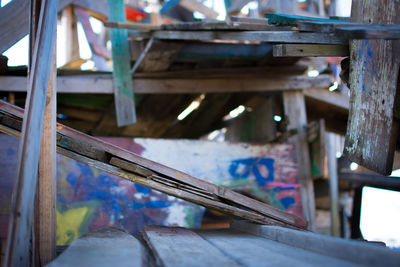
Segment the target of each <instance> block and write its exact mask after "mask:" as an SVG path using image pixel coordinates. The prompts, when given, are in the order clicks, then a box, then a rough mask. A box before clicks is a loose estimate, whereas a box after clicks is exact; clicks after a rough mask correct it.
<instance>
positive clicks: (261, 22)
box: [230, 16, 268, 25]
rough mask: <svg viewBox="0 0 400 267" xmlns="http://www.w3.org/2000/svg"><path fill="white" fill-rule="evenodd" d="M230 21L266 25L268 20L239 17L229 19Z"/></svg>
mask: <svg viewBox="0 0 400 267" xmlns="http://www.w3.org/2000/svg"><path fill="white" fill-rule="evenodd" d="M230 19H231V21H234V22H246V23H254V24H263V25H265V24H268V19H265V18H252V17H240V16H232V17H230Z"/></svg>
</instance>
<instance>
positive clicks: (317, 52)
mask: <svg viewBox="0 0 400 267" xmlns="http://www.w3.org/2000/svg"><path fill="white" fill-rule="evenodd" d="M349 54H350V51H349V47H348V46H346V45H315V44H278V45H274V46H273V55H274V57H345V56H348V55H349Z"/></svg>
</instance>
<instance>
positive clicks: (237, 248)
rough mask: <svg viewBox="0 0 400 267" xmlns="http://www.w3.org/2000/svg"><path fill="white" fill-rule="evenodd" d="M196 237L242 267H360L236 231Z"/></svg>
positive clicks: (201, 234)
mask: <svg viewBox="0 0 400 267" xmlns="http://www.w3.org/2000/svg"><path fill="white" fill-rule="evenodd" d="M195 233H197V234H199V235H200V236H201V237H203V238H204V239H205V240H207V241H208V242H210V243H211V244H212V245H214V246H215V247H217V248H218V249H220V250H221V251H222V252H223V253H224V254H225V255H227V256H229V257H230V258H232V259H233V260H235V261H236V262H238V263H239V264H240V265H241V266H260V267H261V266H287V267H291V266H304V267H305V266H332V267H335V266H357V265H356V264H354V263H352V262H349V261H345V260H341V259H337V258H333V257H328V256H325V255H321V254H319V253H315V252H312V251H308V250H306V249H300V248H298V247H292V246H290V245H286V244H282V243H280V242H276V241H273V240H270V239H268V238H265V237H261V236H256V235H254V234H250V233H245V232H241V231H238V230H234V229H216V230H208V229H204V230H203V229H199V230H195Z"/></svg>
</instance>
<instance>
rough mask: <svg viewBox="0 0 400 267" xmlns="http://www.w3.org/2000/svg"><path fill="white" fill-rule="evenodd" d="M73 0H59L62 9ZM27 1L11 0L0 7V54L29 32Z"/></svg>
mask: <svg viewBox="0 0 400 267" xmlns="http://www.w3.org/2000/svg"><path fill="white" fill-rule="evenodd" d="M73 1H74V0H59V9H58V10H62V9H63V8H65V7H66V6H67V5H69V4H70V3H72V2H73ZM29 9H30V8H29V1H28V0H13V1H11V2H10V3H9V4H7V5H6V6H5V7H3V8H0V25H2V26H1V27H0V40H1V41H0V54H2V53H3V52H4V51H6V50H7V49H8V48H10V47H11V46H13V45H14V44H15V43H17V42H18V41H19V40H21V39H22V38H23V37H24V36H25V35H27V34H28V33H29Z"/></svg>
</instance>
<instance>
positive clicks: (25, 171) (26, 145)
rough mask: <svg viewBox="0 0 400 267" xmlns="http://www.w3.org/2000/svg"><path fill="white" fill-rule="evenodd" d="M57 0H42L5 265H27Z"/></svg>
mask: <svg viewBox="0 0 400 267" xmlns="http://www.w3.org/2000/svg"><path fill="white" fill-rule="evenodd" d="M57 5H58V2H57V1H49V0H43V1H42V5H41V9H40V20H39V21H38V24H37V25H38V27H37V34H36V38H35V45H34V49H33V55H34V56H33V59H32V61H31V63H30V65H31V67H30V75H29V85H28V96H27V101H26V113H25V114H24V120H23V126H22V137H21V142H20V148H19V153H18V169H17V178H16V183H15V186H14V193H13V198H12V209H11V214H10V224H9V230H8V239H7V240H8V242H7V250H6V258H5V266H28V265H29V244H30V242H29V241H28V240H30V237H31V231H32V221H33V208H34V198H35V191H36V182H37V173H38V163H39V152H40V143H41V137H42V127H43V117H44V110H45V105H46V92H47V86H48V81H49V73H50V68H51V57H52V51H53V43H54V39H55V31H56V24H57Z"/></svg>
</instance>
